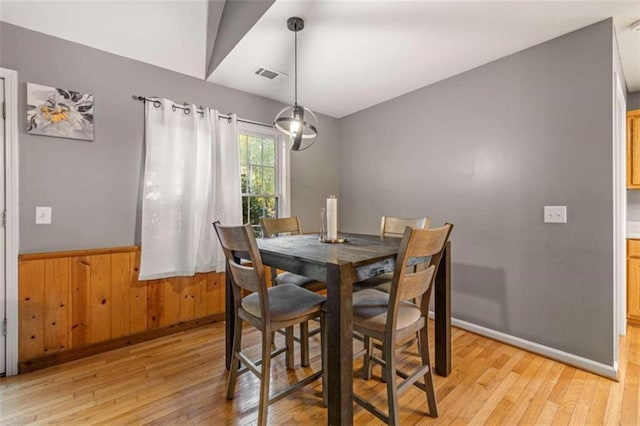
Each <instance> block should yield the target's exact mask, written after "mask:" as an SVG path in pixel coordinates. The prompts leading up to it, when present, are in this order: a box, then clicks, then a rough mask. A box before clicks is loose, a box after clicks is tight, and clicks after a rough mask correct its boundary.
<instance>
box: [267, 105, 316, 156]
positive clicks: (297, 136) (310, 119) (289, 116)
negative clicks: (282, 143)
mask: <svg viewBox="0 0 640 426" xmlns="http://www.w3.org/2000/svg"><path fill="white" fill-rule="evenodd" d="M273 124H274V126H275V127H276V129H277V130H278V131H279V132H280V133H283V134H285V135H287V136H289V138H290V139H289V140H290V148H291V150H292V151H304V150H305V149H307V148H309V147H310V146H311V145H312V144H313V142H315V140H316V137H317V136H318V119H317V117H316V115H315V114H314V113H313V112H312V111H311V110H310V109H309V108H305V107H303V106H302V105H293V106H288V107H286V108H285V109H283V110H282V111H280V113H279V114H278V116H277V117H276V119H275V121H274V123H273Z"/></svg>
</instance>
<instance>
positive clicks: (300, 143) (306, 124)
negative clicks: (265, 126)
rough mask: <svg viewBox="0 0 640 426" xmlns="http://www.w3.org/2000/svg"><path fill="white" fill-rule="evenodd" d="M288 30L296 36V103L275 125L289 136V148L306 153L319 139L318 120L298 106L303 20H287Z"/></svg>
mask: <svg viewBox="0 0 640 426" xmlns="http://www.w3.org/2000/svg"><path fill="white" fill-rule="evenodd" d="M287 28H289V30H290V31H293V33H294V35H295V47H294V50H293V53H294V65H295V73H294V76H295V81H294V89H295V102H294V104H293V105H292V106H288V107H286V108H285V109H283V110H282V111H280V113H279V114H278V115H277V117H276V119H275V120H274V121H273V125H274V127H275V128H276V130H277V131H279V132H280V133H283V134H284V135H287V136H289V142H290V143H289V146H290V149H291V150H292V151H304V150H305V149H307V148H309V147H310V146H311V145H312V144H313V143H314V142H315V140H316V138H317V137H318V118H317V117H316V115H315V114H314V113H313V112H312V111H311V110H310V109H309V108H305V107H303V106H302V105H298V32H299V31H302V30H303V29H304V21H303V20H302V18H298V17H295V16H294V17H291V18H289V19H288V20H287Z"/></svg>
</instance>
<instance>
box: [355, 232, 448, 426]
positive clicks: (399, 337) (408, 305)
mask: <svg viewBox="0 0 640 426" xmlns="http://www.w3.org/2000/svg"><path fill="white" fill-rule="evenodd" d="M452 229H453V225H451V224H446V225H444V226H442V227H440V228H434V229H415V228H410V227H407V228H405V231H404V235H403V237H402V242H401V244H400V250H399V252H398V257H397V259H396V264H395V270H394V273H393V279H392V281H391V289H390V291H389V293H385V292H382V291H379V290H376V289H365V290H362V291H359V292H357V293H354V295H353V330H354V332H357V333H360V334H362V335H364V336H365V349H364V350H362V351H360V354H358V355H362V354H364V356H365V362H367V363H369V364H370V363H371V362H375V363H378V364H380V365H382V366H383V370H384V375H385V376H386V378H387V380H386V387H387V402H388V404H387V405H388V414H385V413H384V412H383V411H382V410H380V409H379V408H378V407H376V406H375V405H373V404H372V403H371V402H369V401H366V400H364V399H363V398H362V397H360V396H358V395H356V394H354V400H355V401H356V402H357V403H358V404H359V405H361V406H362V407H364V408H365V409H367V410H368V411H370V412H371V413H372V414H374V415H375V416H376V417H378V418H379V419H381V420H382V421H384V422H386V423H388V424H391V425H398V424H399V420H398V419H399V416H398V396H399V395H400V394H402V393H403V392H404V391H405V390H407V389H408V388H409V387H410V386H411V385H415V386H417V387H418V388H420V389H422V390H423V391H424V392H425V394H426V397H427V405H428V408H429V414H430V415H431V417H437V416H438V405H437V401H436V395H435V390H434V387H433V377H432V371H431V370H432V369H431V361H430V358H429V335H428V318H429V299H430V298H431V291H432V289H433V283H434V280H435V276H436V273H437V271H438V265H439V264H440V258H441V257H442V252H443V251H444V248H445V245H446V243H447V241H448V239H449V235H450V234H451V230H452ZM416 332H418V333H419V340H420V341H419V345H418V350H419V352H420V357H421V365H420V367H419V368H418V369H417V370H416V371H415V372H413V373H412V374H407V373H406V372H403V371H400V370H396V348H397V347H398V346H399V345H401V344H403V343H404V342H405V341H407V340H410V339H413V338H414V336H415V334H416ZM373 340H376V341H378V342H380V343H381V344H382V358H379V357H377V356H375V355H374V353H373V351H372V344H373ZM396 374H397V375H398V376H400V377H401V378H402V379H404V380H403V381H402V383H400V385H398V386H396V380H395V376H396ZM420 377H423V378H424V383H421V382H419V381H418V380H419V379H420ZM365 378H368V377H366V376H365Z"/></svg>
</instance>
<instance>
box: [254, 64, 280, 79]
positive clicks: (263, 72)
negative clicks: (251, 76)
mask: <svg viewBox="0 0 640 426" xmlns="http://www.w3.org/2000/svg"><path fill="white" fill-rule="evenodd" d="M254 73H255V74H256V75H259V76H260V77H264V78H266V79H268V80H271V81H279V80H282V79H283V78H285V77H286V76H287V74H285V73H283V72H280V71H276V70H272V69H269V68H265V67H258V68H257V69H256V70H255V71H254Z"/></svg>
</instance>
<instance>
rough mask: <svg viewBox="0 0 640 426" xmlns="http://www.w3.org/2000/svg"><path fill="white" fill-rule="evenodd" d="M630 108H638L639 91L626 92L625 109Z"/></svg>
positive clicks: (639, 104)
mask: <svg viewBox="0 0 640 426" xmlns="http://www.w3.org/2000/svg"><path fill="white" fill-rule="evenodd" d="M632 109H640V92H633V93H628V94H627V111H631V110H632Z"/></svg>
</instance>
